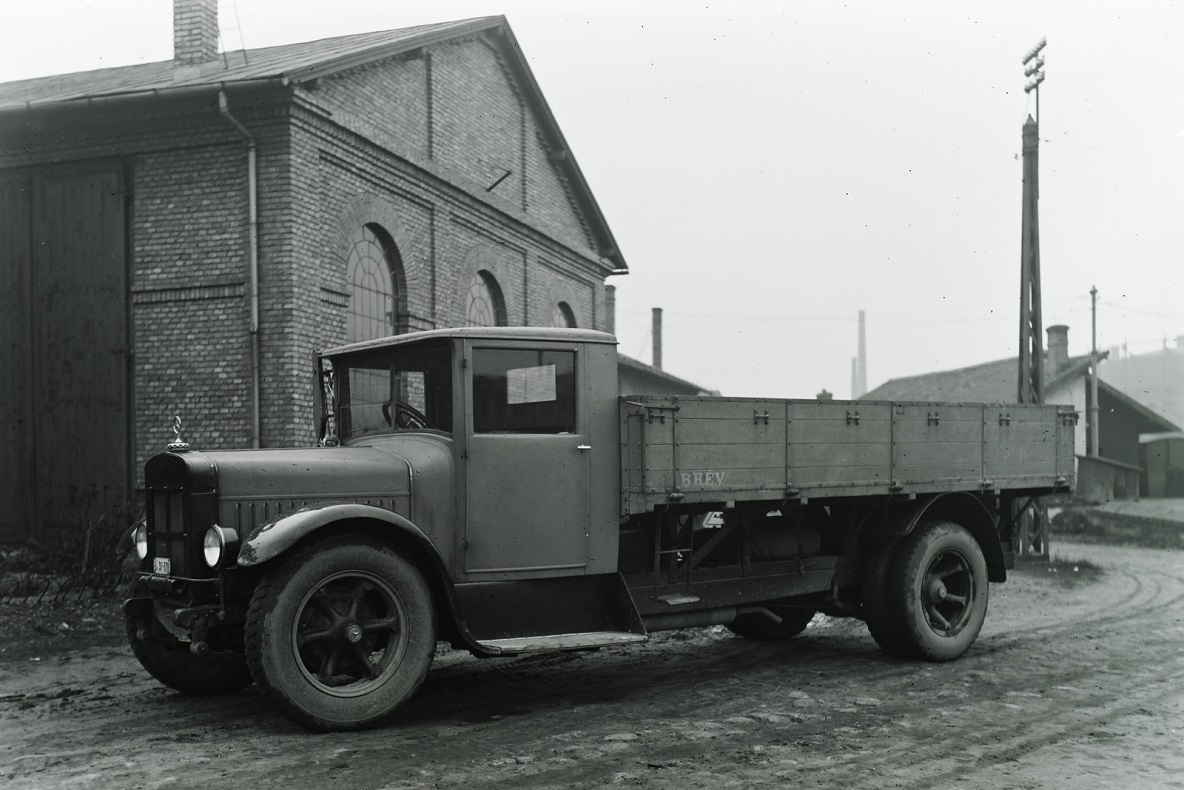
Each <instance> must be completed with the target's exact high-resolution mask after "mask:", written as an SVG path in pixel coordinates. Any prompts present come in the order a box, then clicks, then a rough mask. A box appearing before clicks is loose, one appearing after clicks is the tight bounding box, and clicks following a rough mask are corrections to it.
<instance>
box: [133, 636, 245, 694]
mask: <svg viewBox="0 0 1184 790" xmlns="http://www.w3.org/2000/svg"><path fill="white" fill-rule="evenodd" d="M124 626H125V629H126V632H127V641H128V644H130V645H131V648H132V653H133V654H134V655H135V657H136V660H138V661H139V662H140V665H141V666H142V667H144V669H146V670H148V674H150V675H152V677H154V678H156V679H157V680H159V681H160V682H161V683H163V684H165V685H166V686H168V687H169V688H171V689H175V690H176V691H179V692H181V693H182V694H194V695H201V694H230V693H233V692H235V691H238V690H239V689H241V688H243V687H244V686H247V685H249V684H250V682H251V673H250V670H248V669H247V662H246V660H245V659H243V658H238V659H228V658H223V657H214V658H204V657H201V656H195V655H193V654H192V653H190V652H189V645H187V644H184V643H182V642H172V643H169V642H161V641H143V642H141V641H140V640H139V639H137V638H136V634H137V632H138V631H139V630H140V629H141V628H142V627H144V626H146V623H143V622H141V621H139V620H136V619H134V618H131V617H125V618H124Z"/></svg>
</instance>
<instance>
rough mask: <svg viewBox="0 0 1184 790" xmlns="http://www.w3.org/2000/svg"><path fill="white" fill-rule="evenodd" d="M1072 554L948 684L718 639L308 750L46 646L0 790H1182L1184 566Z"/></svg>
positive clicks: (786, 647)
mask: <svg viewBox="0 0 1184 790" xmlns="http://www.w3.org/2000/svg"><path fill="white" fill-rule="evenodd" d="M1055 551H1056V554H1057V555H1058V558H1059V561H1058V562H1057V563H1056V564H1055V565H1054V566H1052V567H1046V566H1043V565H1037V564H1026V565H1024V566H1023V567H1022V568H1021V569H1020V570H1019V571H1018V572H1015V573H1013V574H1012V577H1011V579H1009V581H1008V582H1007V583H1006V584H1003V585H995V586H992V588H991V596H992V597H991V605H990V611H989V613H988V616H987V624H986V626H985V628H984V630H983V633H982V635H981V636H980V638H979V641H978V643H977V644H976V645H975V647H974V648H972V649H971V651H970V652H969V653H967V654H966V655H965V656H964V657H963V658H962V659H960V660H959V661H956V662H953V663H950V664H925V663H917V662H907V661H900V660H896V659H892V658H889V657H887V656H886V655H884V654H883V653H881V652H880V651H879V650H877V649H876V647H875V644H874V643H873V642H872V640H871V638H870V637H869V636H868V635H867V632H866V629H865V628H864V627H863V626H862V624H861V623H858V622H855V621H850V620H833V619H827V618H821V617H820V618H816V619H815V622H814V623H813V624H812V625H811V626H810V627H809V628H808V629H807V630H806V632H805V633H804V634H803V635H802V636H801V637H799V638H797V639H795V640H792V641H790V642H787V643H783V644H779V645H770V644H762V643H757V642H752V641H747V640H743V639H739V638H736V637H734V636H732V635H731V634H730V633H729V632H727V631H726V630H723V629H719V628H716V629H702V630H695V631H677V632H670V633H664V634H658V635H656V637H655V638H654V639H652V640H651V641H650V642H649V643H647V644H645V645H642V646H640V647H634V648H621V649H606V650H601V651H599V652H595V653H574V654H559V655H547V656H534V657H523V658H517V659H507V660H489V661H478V660H476V659H473V658H472V657H469V656H468V655H467V654H460V653H456V652H452V651H446V650H442V651H441V653H440V655H438V657H437V661H436V664H435V666H434V668H433V670H432V672H431V673H430V674H429V676H428V679H427V682H426V683H425V684H424V686H423V688H422V689H421V690H420V692H419V694H418V695H417V697H416V698H415V699H414V700H413V701H412V702H411V704H410V706H409V707H408V708H407V709H406V711H405V714H404V715H403V717H402V718H401V719H400V720H399V721H397V722H396V723H394V724H392V725H390V726H388V727H386V728H383V729H379V730H374V731H369V732H364V733H355V734H331V735H312V734H309V733H307V732H305V731H303V730H301V729H299V728H297V727H295V726H294V725H292V724H290V723H289V722H287V721H286V720H285V719H283V718H281V717H280V716H278V715H277V714H275V713H273V712H272V711H270V710H269V709H268V708H267V707H266V706H264V704H263V703H262V701H261V700H260V698H259V696H258V694H257V693H255V692H254V691H253V690H250V689H248V690H247V691H244V692H242V693H239V694H235V695H231V696H229V697H222V698H216V699H211V698H205V699H190V698H185V697H182V696H180V695H178V694H175V693H173V692H171V691H169V690H167V689H165V688H163V687H161V686H160V685H158V684H156V683H155V682H154V681H153V680H152V679H151V678H150V677H149V676H148V675H147V674H146V673H145V672H143V670H141V669H140V668H139V666H138V664H136V662H135V661H134V659H132V657H131V655H130V653H129V652H128V651H127V649H126V648H124V647H122V646H104V645H105V644H106V645H110V644H111V643H110V642H107V641H105V640H108V639H109V638H110V637H111V634H110V633H109V632H108V630H107V627H108V626H107V625H104V622H105V621H104V619H103V618H102V617H95V618H93V619H94V620H95V624H96V625H97V628H96V630H95V631H94V632H93V634H92V635H91V636H92V638H91V639H90V640H89V641H87V640H81V641H79V640H78V639H77V634H75V635H74V636H72V637H71V636H65V635H62V634H60V633H57V632H54V631H52V629H51V630H50V633H47V634H40V641H38V638H37V637H35V636H31V637H29V638H28V639H27V640H26V641H25V642H23V643H22V646H21V648H20V650H18V651H16V652H14V653H7V654H4V653H0V784H3V785H4V786H5V787H6V788H11V789H12V790H19V789H21V788H54V787H62V788H88V787H113V788H160V787H198V786H200V787H202V788H207V789H208V790H221V789H222V788H226V789H227V790H229V788H238V787H257V788H263V787H283V788H288V789H292V790H299V789H300V788H322V787H329V786H333V787H349V788H367V789H370V788H392V789H393V788H461V787H465V788H469V787H506V786H515V787H519V788H551V787H554V788H565V787H600V786H622V785H623V786H646V787H654V788H678V789H679V790H689V789H690V788H742V787H743V788H748V787H760V786H773V785H777V786H781V785H795V786H816V787H844V788H864V787H866V788H885V787H886V788H910V790H913V789H916V788H952V787H957V788H966V789H968V790H969V789H973V788H982V789H983V790H986V789H987V788H990V789H991V790H999V789H1000V788H1073V790H1081V789H1082V788H1096V787H1123V786H1126V787H1132V788H1135V787H1137V788H1145V787H1164V788H1167V787H1184V651H1182V650H1181V649H1180V648H1181V646H1182V645H1184V552H1179V551H1165V550H1160V551H1157V550H1150V549H1139V548H1116V547H1110V546H1097V545H1065V544H1063V543H1058V544H1057V545H1056V547H1055ZM1087 563H1088V564H1087ZM1074 567H1076V571H1074ZM1098 568H1100V569H1101V572H1098V571H1097V569H1098ZM17 619H18V620H19V618H17ZM36 619H37V618H36V617H34V618H33V620H34V621H35V620H36ZM53 619H56V618H52V617H51V618H49V622H52V620H53ZM11 620H13V618H12V611H11V610H0V623H5V621H11ZM79 623H81V618H79ZM4 627H5V628H11V629H12V631H13V633H17V634H18V636H19V634H20V633H24V632H25V631H28V630H29V628H28V623H25V624H24V625H21V624H20V623H15V624H14V623H13V622H6V624H5V625H4ZM43 627H47V626H43ZM22 629H23V630H22ZM34 634H36V631H35V629H34ZM79 644H84V645H87V646H85V647H83V648H82V649H75V648H77V646H78V645H79ZM28 651H32V652H28ZM63 651H64V652H63ZM37 652H40V653H41V654H40V655H33V654H32V653H37ZM35 659H39V660H35Z"/></svg>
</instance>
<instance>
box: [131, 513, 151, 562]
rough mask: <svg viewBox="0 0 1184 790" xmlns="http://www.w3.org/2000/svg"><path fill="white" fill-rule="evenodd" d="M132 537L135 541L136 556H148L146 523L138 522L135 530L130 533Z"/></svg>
mask: <svg viewBox="0 0 1184 790" xmlns="http://www.w3.org/2000/svg"><path fill="white" fill-rule="evenodd" d="M132 538H133V539H134V540H135V542H136V556H137V557H139V558H140V559H141V560H142V559H144V558H145V557H147V556H148V525H147V524H145V523H144V522H142V521H141V522H140V523H139V524H138V525H137V526H136V530H135V532H133V533H132Z"/></svg>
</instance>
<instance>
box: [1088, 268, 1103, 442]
mask: <svg viewBox="0 0 1184 790" xmlns="http://www.w3.org/2000/svg"><path fill="white" fill-rule="evenodd" d="M1089 297H1090V314H1091V317H1090V324H1091V326H1092V332H1093V344H1092V345H1091V346H1090V352H1089V455H1092V456H1094V457H1095V458H1096V457H1097V456H1100V455H1101V454H1102V452H1101V450H1100V449H1099V448H1098V288H1097V286H1093V287H1091V288H1090V289H1089Z"/></svg>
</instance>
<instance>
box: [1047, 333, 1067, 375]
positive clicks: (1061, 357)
mask: <svg viewBox="0 0 1184 790" xmlns="http://www.w3.org/2000/svg"><path fill="white" fill-rule="evenodd" d="M1045 331H1046V332H1048V365H1049V367H1051V368H1052V372H1053V373H1059V372H1061V371H1062V370H1064V369H1065V368H1067V367H1068V366H1069V327H1067V326H1065V325H1064V324H1057V325H1056V326H1050V327H1049V328H1048V329H1047V330H1045Z"/></svg>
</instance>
